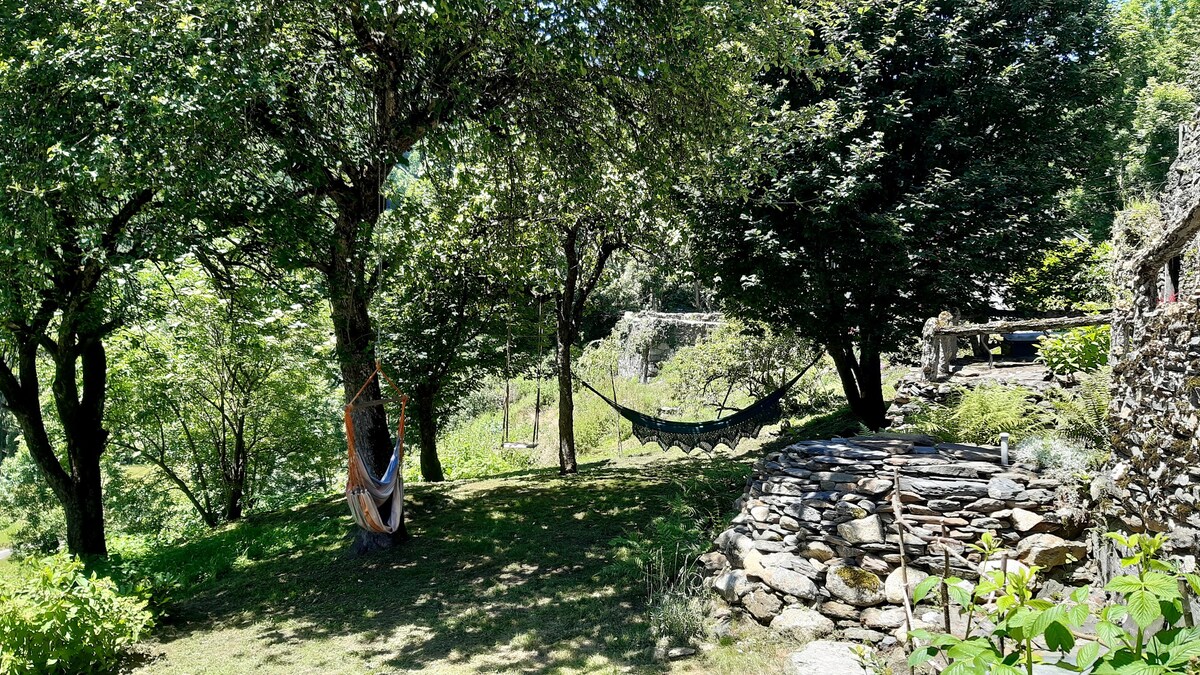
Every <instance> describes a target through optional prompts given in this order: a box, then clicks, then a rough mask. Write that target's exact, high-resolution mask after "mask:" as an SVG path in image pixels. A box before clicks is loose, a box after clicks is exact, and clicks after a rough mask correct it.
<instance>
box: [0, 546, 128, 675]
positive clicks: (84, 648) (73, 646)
mask: <svg viewBox="0 0 1200 675" xmlns="http://www.w3.org/2000/svg"><path fill="white" fill-rule="evenodd" d="M28 572H29V573H28V574H24V575H20V576H18V577H16V578H15V579H13V580H6V581H5V582H4V583H3V584H2V585H0V671H2V672H5V673H94V672H108V671H111V670H113V669H115V667H116V666H117V665H118V663H119V661H120V658H121V656H122V654H123V653H124V651H125V649H126V648H127V647H129V646H130V645H132V644H133V643H134V642H136V641H137V640H138V638H139V637H141V635H142V633H143V632H144V631H145V630H146V629H147V628H149V627H150V624H151V619H150V613H149V612H148V611H146V603H145V601H144V600H142V599H139V598H133V597H125V596H122V595H120V594H119V593H118V592H117V589H116V585H115V584H114V583H113V582H112V581H111V580H110V579H107V578H103V577H98V576H96V575H95V574H94V573H93V574H91V575H87V574H85V572H84V569H83V564H82V563H80V562H79V561H78V560H75V559H73V558H71V557H69V556H66V555H56V556H52V557H50V558H47V559H45V560H43V561H42V562H41V563H40V565H39V566H36V567H32V566H31V569H30V570H29V571H28Z"/></svg>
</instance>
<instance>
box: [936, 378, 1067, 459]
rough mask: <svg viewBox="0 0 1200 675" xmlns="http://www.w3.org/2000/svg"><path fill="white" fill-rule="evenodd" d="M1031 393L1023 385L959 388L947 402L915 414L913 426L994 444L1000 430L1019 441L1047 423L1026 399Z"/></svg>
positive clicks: (939, 434)
mask: <svg viewBox="0 0 1200 675" xmlns="http://www.w3.org/2000/svg"><path fill="white" fill-rule="evenodd" d="M1031 394H1032V392H1030V391H1029V390H1028V389H1025V388H1023V387H1002V386H997V385H988V386H981V387H976V388H975V389H963V390H961V392H960V393H959V395H958V398H957V400H956V401H955V402H954V403H952V404H951V405H950V406H947V407H937V408H930V409H927V410H926V411H924V412H923V413H922V414H918V415H917V416H916V419H915V420H914V426H916V427H917V428H918V429H920V430H921V431H924V432H925V433H929V434H932V435H934V436H937V437H938V438H940V439H942V440H945V441H951V442H956V443H978V444H994V443H997V442H998V441H999V438H1000V434H1002V433H1007V434H1010V435H1011V436H1012V437H1013V440H1014V441H1019V440H1021V439H1023V438H1027V437H1029V436H1032V435H1034V434H1036V433H1037V432H1039V431H1042V430H1044V429H1045V428H1046V427H1047V421H1046V419H1045V417H1044V415H1043V414H1042V413H1041V411H1040V410H1039V409H1038V408H1037V406H1035V405H1033V404H1032V403H1030V402H1029V397H1030V396H1031Z"/></svg>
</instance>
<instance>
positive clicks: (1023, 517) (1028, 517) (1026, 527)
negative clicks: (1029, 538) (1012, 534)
mask: <svg viewBox="0 0 1200 675" xmlns="http://www.w3.org/2000/svg"><path fill="white" fill-rule="evenodd" d="M1009 517H1010V518H1012V521H1013V526H1014V527H1016V528H1017V530H1019V531H1021V532H1028V531H1030V530H1032V529H1033V528H1035V527H1037V526H1038V525H1041V524H1042V523H1044V522H1045V521H1046V519H1045V518H1043V517H1041V516H1039V515H1038V514H1036V513H1034V512H1033V511H1026V510H1025V509H1013V510H1012V515H1011V516H1009Z"/></svg>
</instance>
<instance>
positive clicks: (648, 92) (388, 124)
mask: <svg viewBox="0 0 1200 675" xmlns="http://www.w3.org/2000/svg"><path fill="white" fill-rule="evenodd" d="M723 9H725V8H714V7H711V6H709V5H707V4H705V3H700V2H693V1H691V0H681V1H679V2H670V3H661V4H646V3H640V2H613V1H612V0H603V1H601V0H597V1H595V2H585V3H577V4H547V3H539V2H532V1H529V0H508V1H505V2H492V3H486V4H476V3H467V2H438V3H434V4H423V5H421V6H420V7H419V8H414V7H409V6H406V5H405V6H401V7H398V8H397V7H393V6H392V5H388V4H383V5H377V4H367V5H363V4H360V3H351V4H349V5H345V4H342V3H297V4H296V5H294V6H289V7H288V11H289V13H288V14H287V15H286V16H282V17H277V16H270V17H267V19H268V21H269V25H271V26H273V27H274V28H275V30H273V31H272V32H271V34H270V35H269V36H267V37H266V38H265V39H264V40H263V41H261V42H260V46H259V48H258V51H259V53H260V58H261V59H262V60H263V61H264V62H265V63H266V64H267V65H265V66H263V67H262V68H256V69H255V70H265V71H270V72H274V73H277V74H278V77H277V78H276V79H273V80H269V81H268V82H267V84H266V85H264V86H263V87H262V88H261V91H260V93H259V94H258V95H257V96H256V100H255V101H254V102H253V104H252V105H250V106H249V109H250V111H251V118H252V121H253V123H254V124H255V125H256V126H257V127H258V128H259V129H260V130H262V132H263V135H264V139H265V141H266V142H267V143H268V144H269V145H270V147H272V148H274V150H275V155H274V159H275V162H274V167H275V168H276V169H277V170H278V172H279V175H281V176H282V177H283V179H282V181H281V183H282V184H283V186H284V187H285V188H288V189H289V190H290V194H291V195H293V196H294V197H295V198H297V199H300V200H302V201H304V203H306V204H307V205H309V206H310V207H311V210H310V214H311V217H310V218H309V219H308V220H307V222H305V223H303V224H302V225H300V226H296V225H295V222H294V221H292V222H289V223H288V224H287V225H286V226H284V227H282V228H279V229H277V230H276V231H275V232H273V233H272V235H271V239H272V240H273V241H275V242H276V244H277V248H278V249H279V250H280V252H281V253H282V254H285V256H287V257H290V258H291V260H292V262H293V263H294V264H299V265H304V266H308V267H312V268H314V269H316V270H318V271H320V272H321V274H322V275H323V276H324V278H325V282H326V286H327V292H328V297H329V300H330V303H331V307H332V316H333V323H334V330H335V334H336V336H337V342H338V359H339V365H340V367H341V371H342V377H343V381H344V386H345V387H346V392H347V397H349V396H350V395H352V394H353V393H354V391H355V390H356V388H357V386H358V383H359V382H362V381H363V380H365V379H366V377H367V376H368V374H369V373H370V372H371V370H372V368H373V367H374V362H375V356H376V355H375V353H374V344H375V341H376V340H375V328H374V326H373V325H372V320H371V315H370V311H369V309H370V303H371V299H372V297H373V296H374V294H375V292H376V291H377V289H378V284H379V275H377V274H375V271H376V270H378V267H377V265H376V264H375V263H376V260H377V256H376V250H375V249H374V234H375V229H376V224H377V221H378V219H379V216H380V214H381V213H382V212H383V211H384V210H385V209H384V206H385V195H384V186H385V184H386V182H387V179H388V176H389V175H390V174H391V173H392V171H393V168H394V167H395V166H396V165H397V164H398V163H399V162H400V160H401V158H402V157H403V156H404V154H405V153H408V152H410V151H412V150H414V149H419V148H420V149H422V150H423V152H425V153H426V154H428V155H429V156H430V157H433V158H434V159H435V160H438V161H441V160H442V159H446V160H449V161H452V160H453V158H454V155H455V152H456V148H455V147H454V145H453V141H454V139H455V138H456V137H457V136H458V135H459V134H461V133H463V132H464V131H465V130H471V131H483V132H486V133H496V134H499V135H500V136H501V137H504V138H509V137H513V136H526V137H529V136H535V135H544V136H550V135H555V134H557V135H556V136H555V138H556V139H557V140H558V141H561V142H566V143H568V144H574V143H576V142H577V141H578V140H579V139H576V138H574V137H570V136H567V135H566V134H563V133H561V132H563V131H566V130H574V131H578V130H582V131H583V132H586V133H589V134H591V136H592V137H591V138H589V139H587V140H585V141H584V143H585V144H596V143H597V142H598V141H600V140H602V139H600V138H599V137H598V135H597V134H596V133H593V132H592V131H591V130H589V129H587V128H586V126H587V125H588V124H590V123H591V122H593V121H595V120H597V119H599V117H598V115H609V116H612V119H613V120H620V121H622V122H623V123H625V124H627V125H628V126H627V128H626V129H625V130H624V132H623V133H624V134H636V133H637V132H638V131H639V130H640V129H641V127H645V126H647V125H649V126H655V125H657V126H658V127H659V128H661V129H664V130H666V129H668V128H670V127H672V125H677V122H678V119H677V118H676V116H675V113H676V112H677V111H676V110H675V109H672V107H671V106H670V105H665V103H666V101H668V100H674V102H676V103H678V102H680V101H682V100H684V99H685V98H687V97H690V99H689V100H690V101H691V105H690V106H688V107H687V109H688V110H691V111H692V113H693V114H695V115H696V116H697V117H698V118H700V117H704V118H707V119H711V118H713V117H717V118H719V117H720V115H721V112H722V105H723V103H722V101H721V100H720V97H719V96H714V95H712V94H713V92H714V91H720V89H719V85H722V84H724V83H725V80H724V77H723V76H724V73H723V72H722V71H721V70H719V69H718V67H717V66H718V65H720V66H721V67H724V66H725V65H726V64H728V63H734V62H737V61H739V57H738V56H737V54H736V50H723V49H720V48H719V45H720V43H722V42H723V41H725V40H726V39H727V38H726V33H725V31H726V30H727V29H731V28H734V21H733V20H731V19H729V18H727V17H728V16H733V17H735V18H736V19H737V20H738V21H743V22H744V17H745V15H746V14H747V13H748V12H749V10H747V9H746V8H744V7H740V6H739V7H734V8H730V11H729V12H723V11H721V10H723ZM710 75H711V76H712V77H708V76H710ZM656 91H660V92H663V95H661V96H654V95H652V94H653V93H654V92H656ZM668 93H669V94H670V95H668ZM581 94H582V95H581ZM680 94H686V95H687V96H678V95H680ZM673 96H674V98H673ZM589 106H591V107H590V108H589ZM635 118H638V119H635ZM609 128H611V127H609ZM680 128H682V126H680ZM664 135H665V134H664ZM677 138H679V137H677ZM615 147H616V146H614V148H615ZM574 239H575V241H576V242H577V243H578V240H579V236H578V235H576V236H575V237H574ZM568 267H569V268H570V269H572V270H575V269H577V266H568ZM388 272H389V270H387V269H386V268H385V269H384V270H383V274H384V275H386V274H387V273H388ZM564 306H565V305H564ZM570 332H571V331H570V330H566V332H565V333H564V335H563V337H570V335H569V333H570ZM564 377H567V378H569V372H567V373H566V374H565V375H564ZM364 395H365V396H367V397H369V398H370V397H375V396H377V395H378V391H376V389H375V387H374V386H373V385H372V386H370V387H368V390H367V391H366V392H365V393H364ZM568 412H569V411H568ZM354 423H355V425H356V434H355V435H356V438H357V439H359V442H360V443H361V444H362V445H363V447H362V448H361V450H362V452H363V455H364V456H370V457H372V458H373V460H374V462H373V463H374V465H375V468H376V469H380V468H382V467H383V465H384V464H386V462H387V458H388V456H389V454H390V451H391V445H390V443H389V442H388V438H387V434H388V425H387V423H386V418H385V414H384V412H383V410H382V408H380V407H375V408H369V409H366V410H365V411H364V412H363V413H362V414H360V415H359V416H357V417H356V418H355V422H354ZM568 427H569V423H568ZM568 430H569V429H568ZM567 438H568V441H567V442H568V443H569V442H570V440H569V439H570V438H571V435H570V434H568V437H567ZM570 454H571V456H572V457H573V450H572V451H571V453H570ZM568 468H569V470H571V471H573V470H574V460H573V458H572V459H570V460H569V461H567V460H564V470H567V469H568ZM398 536H400V537H402V536H404V535H403V533H402V532H401V533H398ZM363 542H364V543H365V542H366V540H365V539H364V540H363ZM376 543H377V544H381V543H383V542H379V541H377V542H376Z"/></svg>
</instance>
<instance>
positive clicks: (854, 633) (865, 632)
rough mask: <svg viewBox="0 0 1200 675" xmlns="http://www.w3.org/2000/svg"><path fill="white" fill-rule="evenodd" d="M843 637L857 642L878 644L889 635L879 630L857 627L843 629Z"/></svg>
mask: <svg viewBox="0 0 1200 675" xmlns="http://www.w3.org/2000/svg"><path fill="white" fill-rule="evenodd" d="M842 637H844V638H846V639H847V640H854V641H855V642H870V643H871V644H877V643H880V642H883V640H884V638H886V637H887V636H886V635H884V634H883V633H880V632H879V631H877V630H871V629H869V628H857V627H855V628H846V629H844V630H843V631H842Z"/></svg>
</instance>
